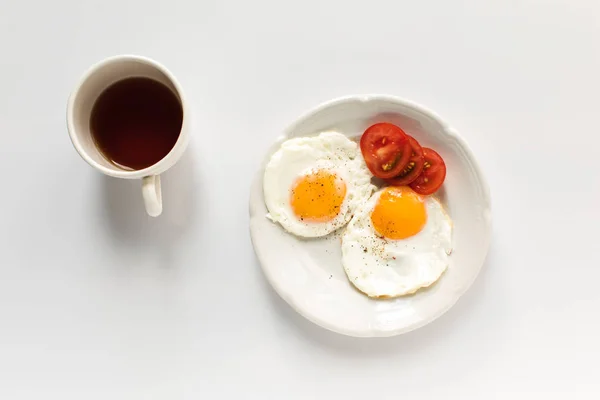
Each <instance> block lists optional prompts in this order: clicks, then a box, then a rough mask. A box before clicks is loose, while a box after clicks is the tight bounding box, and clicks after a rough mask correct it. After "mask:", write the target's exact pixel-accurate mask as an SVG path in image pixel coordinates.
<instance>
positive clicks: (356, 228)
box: [342, 186, 452, 298]
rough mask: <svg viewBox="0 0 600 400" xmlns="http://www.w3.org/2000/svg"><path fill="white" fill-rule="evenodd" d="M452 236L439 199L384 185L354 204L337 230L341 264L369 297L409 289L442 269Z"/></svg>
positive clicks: (433, 278) (394, 294) (432, 278)
mask: <svg viewBox="0 0 600 400" xmlns="http://www.w3.org/2000/svg"><path fill="white" fill-rule="evenodd" d="M451 236H452V221H451V220H450V217H449V216H448V214H446V212H445V211H444V209H443V207H442V205H441V204H440V202H439V200H437V199H435V198H433V197H430V196H423V195H420V194H418V193H416V192H415V191H414V190H413V189H411V188H410V187H407V186H402V187H396V186H389V187H386V188H383V189H381V190H379V191H378V192H376V193H375V194H374V195H373V196H372V197H371V198H370V199H369V201H368V202H367V203H366V204H364V205H362V206H361V207H359V208H358V209H357V210H356V212H355V215H354V217H353V218H352V220H351V221H350V223H349V224H348V226H347V228H346V230H345V232H344V234H343V236H342V264H343V266H344V270H345V271H346V274H347V276H348V279H349V280H350V282H352V284H353V285H354V286H355V287H356V288H357V289H358V290H360V291H361V292H363V293H365V294H366V295H368V296H369V297H381V298H390V297H397V296H402V295H406V294H411V293H414V292H416V291H417V290H418V289H420V288H422V287H427V286H430V285H431V284H433V283H434V282H435V281H437V280H438V278H439V277H440V276H441V275H442V273H443V272H444V271H445V270H446V268H447V267H448V256H449V254H450V252H451V250H452V249H451Z"/></svg>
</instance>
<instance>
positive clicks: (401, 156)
mask: <svg viewBox="0 0 600 400" xmlns="http://www.w3.org/2000/svg"><path fill="white" fill-rule="evenodd" d="M360 151H361V152H362V155H363V158H364V159H365V163H366V164H367V167H368V168H369V170H370V171H371V173H372V174H373V175H375V176H376V177H378V178H382V179H387V178H393V177H394V176H396V175H398V174H399V173H400V172H402V170H403V169H404V167H405V166H406V164H408V161H409V159H410V155H411V151H410V143H409V142H408V137H407V136H406V133H404V131H403V130H402V129H400V128H399V127H397V126H396V125H394V124H390V123H387V122H382V123H378V124H375V125H372V126H370V127H369V128H367V130H366V131H365V133H363V135H362V137H361V138H360Z"/></svg>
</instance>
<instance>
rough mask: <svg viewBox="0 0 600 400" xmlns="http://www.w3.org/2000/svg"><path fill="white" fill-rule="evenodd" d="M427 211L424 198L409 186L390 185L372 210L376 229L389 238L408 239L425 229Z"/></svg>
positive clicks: (372, 219) (372, 220) (372, 218)
mask: <svg viewBox="0 0 600 400" xmlns="http://www.w3.org/2000/svg"><path fill="white" fill-rule="evenodd" d="M426 221H427V213H426V211H425V204H424V203H423V198H422V197H421V196H419V195H418V194H417V193H415V192H414V191H413V190H412V189H410V188H409V187H404V186H403V187H388V188H387V189H385V190H384V191H383V192H382V193H381V195H380V196H379V199H378V200H377V204H376V205H375V207H374V209H373V211H372V212H371V222H372V223H373V227H374V228H375V230H376V231H377V232H378V233H379V234H380V235H382V236H383V237H386V238H388V239H393V240H398V239H406V238H408V237H411V236H413V235H416V234H417V233H419V232H420V231H421V229H423V226H424V225H425V222H426Z"/></svg>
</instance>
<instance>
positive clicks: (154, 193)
mask: <svg viewBox="0 0 600 400" xmlns="http://www.w3.org/2000/svg"><path fill="white" fill-rule="evenodd" d="M142 196H143V197H144V204H145V205H146V212H147V213H148V215H149V216H151V217H158V216H159V215H160V214H161V213H162V191H161V188H160V175H150V176H145V177H144V178H142Z"/></svg>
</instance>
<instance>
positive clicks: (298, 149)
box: [263, 132, 375, 237]
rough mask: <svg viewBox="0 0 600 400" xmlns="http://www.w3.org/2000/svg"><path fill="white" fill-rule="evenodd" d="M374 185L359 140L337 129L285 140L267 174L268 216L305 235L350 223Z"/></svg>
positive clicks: (315, 233)
mask: <svg viewBox="0 0 600 400" xmlns="http://www.w3.org/2000/svg"><path fill="white" fill-rule="evenodd" d="M374 189H375V186H374V185H372V184H371V173H370V172H369V170H368V169H367V166H366V165H365V162H364V160H363V158H362V156H361V154H360V150H359V148H358V145H357V144H356V143H355V142H353V141H352V140H350V139H348V138H347V137H346V136H344V135H342V134H341V133H337V132H323V133H321V134H319V135H318V136H313V137H301V138H294V139H290V140H287V141H285V142H284V143H282V145H281V148H280V149H279V150H277V152H275V154H273V156H272V157H271V159H270V160H269V163H268V164H267V166H266V167H265V174H264V179H263V192H264V197H265V204H266V206H267V209H268V212H269V213H268V215H267V217H268V218H270V219H271V220H272V221H274V222H277V223H279V224H281V226H283V228H284V229H285V230H286V231H288V232H290V233H293V234H295V235H297V236H302V237H320V236H325V235H327V234H329V233H331V232H333V231H335V230H336V229H339V228H341V227H342V226H344V225H346V224H347V223H348V221H349V220H350V218H351V217H352V215H353V213H354V211H355V210H356V208H357V207H358V206H359V205H360V204H361V203H364V202H365V201H367V200H368V199H369V197H370V196H371V194H372V193H373V191H374Z"/></svg>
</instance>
